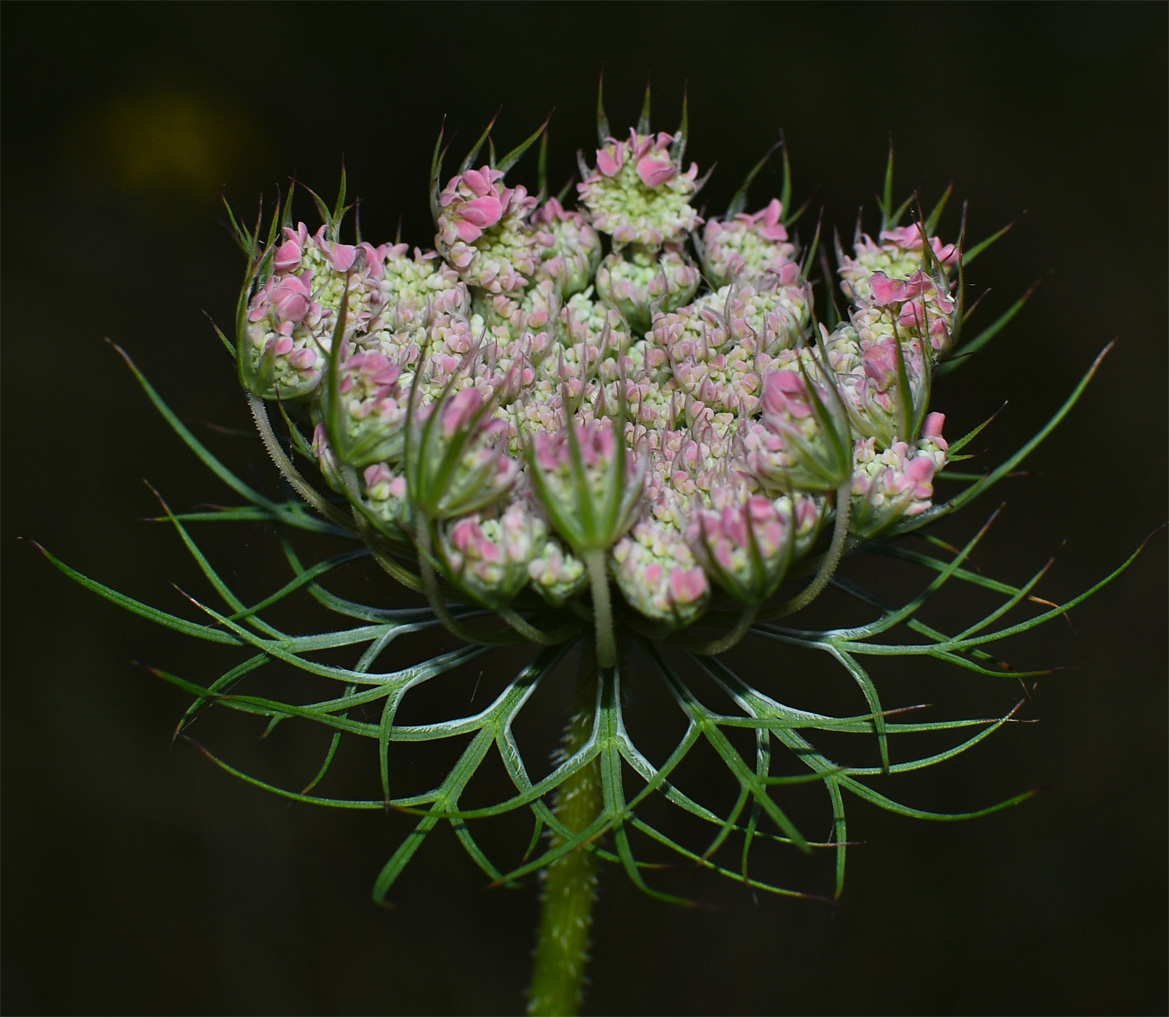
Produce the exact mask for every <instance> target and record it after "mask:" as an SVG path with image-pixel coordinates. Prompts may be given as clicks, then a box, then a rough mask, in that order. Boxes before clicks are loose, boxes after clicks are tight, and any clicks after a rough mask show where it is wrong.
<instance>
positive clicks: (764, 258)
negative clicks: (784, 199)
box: [702, 199, 799, 287]
mask: <svg viewBox="0 0 1169 1017" xmlns="http://www.w3.org/2000/svg"><path fill="white" fill-rule="evenodd" d="M782 216H783V206H782V205H781V204H780V203H779V201H778V200H776V199H773V200H772V201H771V202H770V203H769V204H768V205H767V206H766V207H765V208H763V209H761V210H760V211H758V212H754V213H751V214H748V213H745V212H741V213H739V214H738V215H736V216H734V217H733V218H731V219H727V220H723V219H708V220H707V222H706V225H705V226H704V227H703V229H702V268H703V271H704V272H705V273H706V277H707V278H708V279H709V280H710V282H711V285H712V286H716V287H717V286H725V285H726V284H727V283H729V282H739V283H745V284H751V283H754V282H756V281H757V280H761V277H766V276H779V275H782V274H783V273H785V272H787V273H788V274H789V276H790V277H791V278H792V280H793V281H794V277H795V276H796V275H798V274H799V266H798V265H797V264H796V263H795V261H794V260H793V258H794V255H795V251H796V245H795V244H793V243H791V242H790V240H789V239H788V234H787V228H786V227H785V226H784V225H783V222H782ZM789 265H790V266H791V268H790V269H789V268H788V266H789ZM793 270H794V271H793ZM788 285H790V282H789V283H788Z"/></svg>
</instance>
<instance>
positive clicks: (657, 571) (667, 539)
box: [613, 520, 710, 628]
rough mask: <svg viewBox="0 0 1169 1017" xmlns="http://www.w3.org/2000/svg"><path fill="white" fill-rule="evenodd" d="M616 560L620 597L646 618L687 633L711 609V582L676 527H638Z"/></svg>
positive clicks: (645, 522) (625, 539)
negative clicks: (690, 626) (683, 629)
mask: <svg viewBox="0 0 1169 1017" xmlns="http://www.w3.org/2000/svg"><path fill="white" fill-rule="evenodd" d="M613 561H614V563H615V565H616V568H615V570H614V578H615V579H616V580H617V587H618V589H619V590H620V591H621V595H622V596H623V597H624V598H625V601H626V603H628V604H629V605H630V606H631V607H633V608H634V610H636V611H637V612H638V613H639V614H641V615H642V616H644V617H646V618H649V619H651V620H652V621H656V622H662V623H665V624H666V625H668V626H669V627H670V628H682V627H684V626H686V625H689V624H690V623H691V622H692V621H694V620H695V619H696V618H697V617H698V616H699V615H701V614H702V612H703V611H704V610H705V609H706V605H707V602H708V601H709V599H710V583H709V582H708V580H707V578H706V573H705V572H704V571H703V570H702V568H701V567H699V565H698V562H697V561H696V560H695V558H694V555H693V553H692V552H691V550H690V547H689V546H688V545H687V544H686V542H685V540H683V538H682V535H681V534H680V533H679V532H678V531H677V530H676V529H675V528H674V527H672V526H669V525H666V524H663V523H661V522H659V521H657V520H643V521H642V522H639V523H637V524H636V525H635V526H634V527H633V529H632V530H631V531H630V532H629V534H628V535H627V536H625V537H623V538H622V539H621V540H620V541H618V543H617V545H616V546H615V547H614V548H613Z"/></svg>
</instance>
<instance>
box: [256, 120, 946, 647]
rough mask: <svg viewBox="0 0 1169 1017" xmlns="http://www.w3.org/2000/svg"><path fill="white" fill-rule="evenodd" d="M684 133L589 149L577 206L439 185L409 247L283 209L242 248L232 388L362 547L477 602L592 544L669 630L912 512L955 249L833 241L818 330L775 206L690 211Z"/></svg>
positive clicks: (895, 234) (522, 588)
mask: <svg viewBox="0 0 1169 1017" xmlns="http://www.w3.org/2000/svg"><path fill="white" fill-rule="evenodd" d="M683 140H684V139H681V138H680V137H679V136H677V135H670V134H665V133H658V134H650V133H638V132H637V131H630V133H629V136H628V138H623V139H620V140H618V139H615V138H609V139H607V140H606V141H604V143H603V144H602V145H601V147H600V148H599V149H598V150H597V151H596V155H595V159H594V162H593V165H592V166H591V167H586V170H587V172H586V173H584V174H583V176H582V182H581V183H580V184H579V185H578V192H579V204H578V205H577V207H576V208H567V207H565V205H564V204H562V202H561V201H559V200H557V199H555V198H545V197H543V196H541V197H539V198H538V197H537V196H535V195H533V194H531V193H529V191H528V190H527V189H526V188H525V187H524V186H522V185H520V184H515V185H509V184H507V183H505V181H504V173H503V172H502V171H501V170H499V169H497V168H495V167H494V166H492V165H490V164H486V165H482V166H480V167H478V168H468V169H465V170H463V171H462V172H461V173H459V174H457V175H455V176H454V177H452V178H451V179H450V180H449V181H448V182H447V184H446V186H445V187H444V188H442V190H441V191H440V192H438V193H437V196H436V206H437V207H436V235H435V238H434V248H433V249H432V250H421V249H414V251H413V252H411V251H410V249H409V248H408V247H407V246H406V245H405V244H393V245H390V244H382V245H380V246H374V245H371V244H369V243H355V244H347V243H342V242H341V241H340V239H339V229H340V227H339V223H336V222H329V223H327V224H326V225H324V226H322V227H320V228H319V229H317V230H315V231H313V232H310V229H309V227H307V226H306V225H304V224H303V223H299V224H296V225H295V226H293V225H289V226H287V227H285V228H284V229H283V231H282V233H281V235H280V237H279V239H278V241H277V242H276V243H274V244H273V245H272V246H271V248H270V249H269V250H268V251H267V252H262V253H261V255H260V256H259V257H258V259H257V264H256V270H255V272H254V275H253V277H252V278H251V280H250V283H249V286H250V288H249V292H248V294H247V300H246V306H245V307H244V309H243V311H242V313H241V319H242V320H241V328H240V333H241V334H240V340H239V356H240V373H241V377H242V379H243V380H244V384H245V385H246V386H247V387H248V389H249V390H250V391H251V392H252V393H253V394H254V395H255V396H257V397H259V398H262V399H269V400H280V401H281V402H282V403H283V404H284V405H285V406H286V408H288V409H289V410H290V411H292V412H299V413H302V414H303V416H304V417H305V419H306V421H307V424H308V432H311V434H312V441H311V447H312V454H313V455H314V456H315V457H316V459H317V462H318V465H319V467H320V469H321V473H322V475H323V477H324V479H325V481H326V483H327V484H328V485H329V486H330V487H331V488H332V489H333V490H334V491H335V492H337V493H338V494H340V495H343V496H344V498H345V499H346V500H347V502H348V503H349V506H350V508H351V510H352V512H353V513H354V516H355V520H356V522H357V526H358V529H359V530H360V531H361V532H362V533H364V534H366V536H367V538H368V539H369V540H370V541H371V542H372V543H373V544H374V545H376V547H377V548H378V549H379V550H378V553H380V554H389V555H391V556H393V557H395V558H397V559H398V560H399V561H405V562H406V563H407V565H409V563H410V562H411V561H413V562H414V563H415V564H416V565H417V563H418V562H419V561H424V562H425V563H426V565H427V567H433V568H435V569H437V571H438V574H439V576H440V577H441V580H442V581H443V582H445V583H446V584H449V586H450V587H452V588H453V589H454V590H455V591H456V593H457V595H458V596H460V597H462V598H465V599H469V600H471V601H474V602H476V603H479V604H482V605H485V606H488V607H490V608H493V609H504V608H509V609H510V608H511V607H518V608H523V607H525V606H533V605H539V604H541V603H544V604H550V605H552V606H554V607H561V606H564V605H566V604H569V603H571V602H572V601H573V600H575V599H578V598H587V597H588V596H589V595H590V594H589V592H588V591H589V586H588V583H587V582H586V576H585V572H586V568H585V562H586V561H591V560H593V559H594V558H595V556H596V555H597V554H601V555H603V556H604V557H603V561H604V562H605V568H606V569H607V574H608V576H609V578H610V580H611V581H612V583H613V584H614V585H615V587H616V589H617V591H619V594H620V597H621V598H622V600H623V602H624V604H625V605H626V607H627V609H628V610H629V611H630V612H632V615H631V617H638V618H640V619H641V622H640V623H641V624H650V625H656V626H664V627H665V628H667V629H669V628H679V627H682V626H685V625H689V624H691V623H692V622H694V621H696V620H697V619H699V618H700V617H702V616H703V614H704V613H705V612H706V611H707V610H708V609H709V608H710V607H711V606H712V605H717V604H719V603H723V602H725V601H726V600H727V599H728V598H730V599H731V600H734V601H738V602H741V603H744V604H748V605H752V604H759V603H761V602H762V601H764V600H766V599H767V598H769V597H771V596H773V595H774V594H775V593H776V591H777V590H779V588H780V587H781V586H782V585H783V584H784V582H785V580H786V579H788V578H789V577H790V576H791V574H792V572H793V570H794V569H795V567H796V566H797V565H798V564H799V563H800V562H801V561H804V560H805V559H807V558H809V556H815V555H816V554H817V553H818V552H819V551H821V550H822V549H823V547H824V545H825V542H826V540H827V535H828V534H829V533H830V532H831V530H832V527H833V526H834V525H835V521H836V520H838V519H840V518H844V519H846V520H847V527H848V533H849V534H850V535H852V536H854V537H856V538H861V539H863V538H868V537H877V536H882V535H886V534H888V533H890V532H892V531H894V530H896V529H897V528H898V527H900V526H903V525H905V524H906V523H907V522H908V521H910V520H913V519H915V518H917V517H919V516H920V515H921V513H922V512H924V511H925V510H926V509H927V508H928V507H929V506H930V505H931V504H932V502H933V497H934V490H933V483H934V479H935V477H936V475H937V473H938V471H939V470H941V469H942V468H943V467H944V466H945V464H946V457H947V449H948V446H947V442H946V440H945V439H944V438H943V437H942V423H943V420H944V418H943V416H942V414H940V413H936V412H930V411H929V407H928V400H929V394H930V379H931V374H932V372H933V370H934V367H935V365H936V363H937V362H938V360H939V359H940V358H941V357H943V356H944V355H945V354H946V353H947V352H948V351H949V349H950V346H951V344H952V337H953V332H954V328H955V325H956V322H955V315H956V304H955V298H954V294H953V282H952V279H951V270H952V269H953V268H954V266H955V265H956V264H957V259H958V251H957V250H956V249H955V247H954V246H953V245H952V244H945V243H943V242H942V241H941V240H940V239H938V238H937V237H932V236H926V235H925V233H924V231H923V230H922V229H921V228H920V227H918V226H916V225H914V226H905V227H891V228H888V229H885V230H884V231H882V232H881V233H879V235H878V239H877V240H876V241H873V240H872V239H871V238H870V237H869V236H867V235H858V237H857V240H856V243H855V245H854V248H853V250H852V251H851V252H850V253H848V254H844V253H843V252H841V255H840V257H839V259H838V261H839V281H840V286H841V289H842V291H843V293H844V294H845V296H846V297H847V299H848V301H849V307H848V310H847V313H846V314H845V315H844V317H843V320H841V322H840V324H839V325H838V326H837V327H836V328H835V329H833V330H831V331H829V330H828V329H827V328H825V327H823V326H822V325H818V324H817V322H816V318H815V311H814V301H813V297H812V287H811V284H810V282H809V281H808V278H807V269H808V266H807V265H806V264H805V261H806V256H807V252H806V251H805V250H803V249H802V248H801V246H800V243H799V240H798V238H797V237H795V236H794V234H793V233H792V232H791V230H790V222H789V220H788V219H787V218H786V215H785V210H784V208H783V206H782V205H781V204H780V202H779V201H778V200H775V199H773V200H770V201H768V202H767V203H766V204H764V205H763V206H762V207H761V208H759V209H758V210H757V211H755V212H752V213H738V214H733V215H728V216H725V217H721V218H719V217H707V218H706V219H705V221H704V220H703V219H702V218H700V217H699V215H698V212H697V211H696V210H695V209H694V207H693V206H692V205H691V200H692V199H693V197H694V195H695V193H696V191H697V188H698V182H697V173H698V170H697V167H696V166H694V165H691V166H690V167H689V168H686V167H684V165H683V163H682V141H683ZM436 190H437V189H436ZM296 407H299V409H295V408H296ZM308 432H306V433H308ZM801 571H802V573H806V572H807V571H808V570H807V568H806V567H805V568H804V569H802V570H801ZM594 589H595V587H594Z"/></svg>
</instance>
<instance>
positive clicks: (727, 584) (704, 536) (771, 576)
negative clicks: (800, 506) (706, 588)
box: [686, 493, 812, 604]
mask: <svg viewBox="0 0 1169 1017" xmlns="http://www.w3.org/2000/svg"><path fill="white" fill-rule="evenodd" d="M717 501H721V502H722V508H721V509H713V508H710V509H707V508H700V509H698V510H697V511H695V512H694V513H693V515H692V516H691V521H690V524H689V526H688V527H687V529H686V543H687V544H688V545H689V546H690V548H691V549H692V550H693V551H694V555H695V557H696V558H697V559H698V561H699V562H701V563H702V566H703V568H705V570H706V572H707V573H708V574H709V575H710V576H711V577H713V579H714V580H715V582H717V583H718V584H719V586H721V587H722V588H723V589H725V590H726V591H727V592H728V593H729V594H731V596H733V597H734V598H735V599H737V600H740V601H742V602H744V603H746V604H758V603H761V602H762V601H764V600H766V599H767V598H768V597H770V596H771V595H772V594H773V593H774V592H775V591H776V589H777V588H778V586H779V584H780V583H781V582H782V581H783V578H784V576H785V575H786V574H787V570H788V568H789V567H790V566H791V564H792V562H793V561H794V560H795V549H796V530H797V528H798V527H799V522H798V521H797V520H796V519H795V518H794V515H793V511H792V500H791V499H790V498H788V497H786V496H784V497H780V498H778V499H776V500H774V501H773V500H771V499H770V498H765V497H763V496H762V495H758V494H756V495H747V496H744V495H743V494H742V493H739V496H738V497H734V496H732V497H727V498H721V499H716V502H717ZM806 504H808V505H809V506H811V505H812V503H811V501H810V500H809V501H807V502H806Z"/></svg>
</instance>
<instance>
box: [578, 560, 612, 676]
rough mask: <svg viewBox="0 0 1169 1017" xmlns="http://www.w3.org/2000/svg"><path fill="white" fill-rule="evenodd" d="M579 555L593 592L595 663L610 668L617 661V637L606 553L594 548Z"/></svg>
mask: <svg viewBox="0 0 1169 1017" xmlns="http://www.w3.org/2000/svg"><path fill="white" fill-rule="evenodd" d="M581 557H582V558H583V559H584V563H585V567H586V568H587V569H588V570H589V583H590V585H591V587H592V594H593V628H594V629H595V630H596V633H597V663H598V664H600V665H601V667H603V668H610V667H612V666H613V665H614V664H616V663H617V639H616V637H615V635H614V633H613V602H612V600H611V599H610V597H609V572H608V569H607V568H606V563H605V559H606V554H605V552H604V551H602V550H599V549H597V548H594V549H593V550H591V551H585V552H584V553H583V554H582V555H581Z"/></svg>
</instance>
